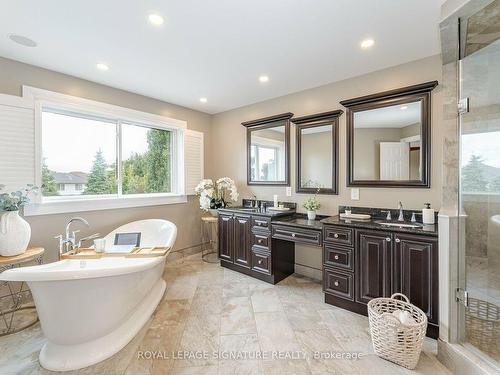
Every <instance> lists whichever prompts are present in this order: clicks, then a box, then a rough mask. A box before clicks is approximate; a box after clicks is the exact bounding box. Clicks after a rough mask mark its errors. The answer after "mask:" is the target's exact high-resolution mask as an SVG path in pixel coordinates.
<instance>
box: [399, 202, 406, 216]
mask: <svg viewBox="0 0 500 375" xmlns="http://www.w3.org/2000/svg"><path fill="white" fill-rule="evenodd" d="M398 208H399V217H398V221H405V216H404V214H403V203H401V201H399V204H398Z"/></svg>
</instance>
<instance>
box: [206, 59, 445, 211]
mask: <svg viewBox="0 0 500 375" xmlns="http://www.w3.org/2000/svg"><path fill="white" fill-rule="evenodd" d="M440 79H441V59H440V56H432V57H428V58H425V59H422V60H418V61H414V62H411V63H407V64H404V65H399V66H396V67H393V68H389V69H386V70H382V71H378V72H374V73H370V74H367V75H364V76H360V77H355V78H351V79H347V80H344V81H340V82H335V83H332V84H328V85H325V86H321V87H317V88H313V89H310V90H305V91H301V92H298V93H294V94H290V95H287V96H282V97H279V98H275V99H271V100H267V101H265V102H260V103H256V104H252V105H248V106H245V107H241V108H237V109H234V110H231V111H227V112H223V113H219V114H216V115H214V116H213V119H212V134H211V140H212V143H211V151H212V154H211V160H212V163H213V165H212V171H213V176H214V177H219V176H229V177H232V178H234V179H235V180H236V183H237V185H238V189H239V190H240V192H241V197H251V196H252V195H253V194H256V195H257V197H259V198H261V199H272V197H273V194H278V195H279V199H280V200H291V201H296V202H298V203H299V205H300V204H301V203H302V202H303V201H304V200H305V199H306V198H307V196H308V195H307V194H296V193H295V192H293V193H292V196H291V197H286V195H285V188H284V187H269V186H247V185H246V152H245V150H246V143H245V142H246V132H245V130H246V129H245V128H244V127H243V126H242V125H241V122H243V121H248V120H254V119H257V118H261V117H266V116H270V115H274V114H278V113H283V112H293V113H294V114H295V116H297V117H298V116H304V115H309V114H314V113H319V112H325V111H331V110H334V109H342V106H341V105H340V104H339V101H341V100H344V99H350V98H354V97H357V96H361V95H367V94H372V93H376V92H380V91H384V90H389V89H394V88H398V87H403V86H408V85H412V84H417V83H422V82H426V81H431V80H438V81H439V80H440ZM442 105H443V103H442V95H441V88H440V86H438V87H437V88H436V89H434V91H433V94H432V124H431V126H432V149H431V152H432V156H431V158H432V163H431V164H432V173H431V188H430V189H388V188H385V189H384V188H382V189H377V188H361V189H360V200H359V201H352V200H351V199H350V190H349V189H348V188H347V187H346V173H345V172H346V167H345V165H346V125H345V114H344V115H342V116H341V118H340V142H339V146H340V151H339V153H340V179H339V182H340V183H339V188H340V193H339V195H338V196H327V195H323V196H320V198H319V199H320V201H321V204H322V208H321V209H320V213H321V214H325V215H333V214H336V213H337V207H338V205H339V204H348V205H352V206H371V207H397V203H398V201H399V200H401V201H402V202H403V204H404V205H405V207H407V208H416V209H420V208H421V207H422V206H423V204H424V203H425V202H430V203H431V204H432V206H434V207H435V208H436V209H438V208H439V206H440V202H441V195H440V189H441V171H440V161H441V128H440V124H441V121H442ZM291 136H292V137H291V138H292V139H291V155H290V156H291V163H290V167H291V169H290V172H291V181H292V188H293V191H295V185H296V184H295V131H294V129H293V128H292V131H291ZM299 211H302V212H304V209H303V208H302V207H300V208H299Z"/></svg>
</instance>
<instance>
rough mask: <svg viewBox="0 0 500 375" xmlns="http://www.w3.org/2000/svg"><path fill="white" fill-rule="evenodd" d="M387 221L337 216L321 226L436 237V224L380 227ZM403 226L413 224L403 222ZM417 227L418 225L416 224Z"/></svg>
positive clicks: (326, 219)
mask: <svg viewBox="0 0 500 375" xmlns="http://www.w3.org/2000/svg"><path fill="white" fill-rule="evenodd" d="M385 221H387V220H381V219H371V220H353V219H341V218H340V216H339V215H336V216H329V217H327V218H325V219H322V220H321V223H323V224H331V225H339V226H344V227H350V228H363V229H374V230H385V231H391V232H401V233H409V234H425V235H428V236H436V237H437V236H438V226H437V224H431V225H424V224H419V225H421V227H418V228H403V227H395V226H388V225H380V224H379V223H381V222H385ZM390 222H391V223H397V222H398V221H397V220H391V221H390ZM405 224H413V223H408V222H405ZM417 225H418V223H417Z"/></svg>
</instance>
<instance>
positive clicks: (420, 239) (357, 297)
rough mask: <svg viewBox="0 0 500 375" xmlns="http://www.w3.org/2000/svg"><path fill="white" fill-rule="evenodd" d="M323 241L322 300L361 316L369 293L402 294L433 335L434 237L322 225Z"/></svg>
mask: <svg viewBox="0 0 500 375" xmlns="http://www.w3.org/2000/svg"><path fill="white" fill-rule="evenodd" d="M323 241H324V242H323V267H324V268H323V290H324V292H325V302H326V303H330V304H332V305H336V306H339V307H342V308H345V309H348V310H351V311H355V312H358V313H361V314H365V315H366V314H367V303H368V302H369V301H370V300H371V299H372V298H377V297H390V296H391V295H392V294H393V293H403V294H405V295H406V296H407V297H408V298H409V299H410V302H411V303H413V304H414V305H416V306H418V307H419V308H421V309H422V310H423V311H424V312H425V313H426V314H427V318H428V328H427V335H428V336H430V337H434V338H437V337H438V335H439V326H438V323H439V321H438V304H439V299H438V242H437V237H434V236H427V235H424V234H418V235H417V234H406V233H399V232H396V231H394V232H393V231H386V230H368V229H353V228H348V227H340V226H334V225H325V226H324V229H323ZM352 264H354V267H353V266H352Z"/></svg>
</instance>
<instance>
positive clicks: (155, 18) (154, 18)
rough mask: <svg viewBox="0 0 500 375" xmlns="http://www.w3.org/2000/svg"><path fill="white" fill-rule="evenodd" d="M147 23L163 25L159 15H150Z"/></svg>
mask: <svg viewBox="0 0 500 375" xmlns="http://www.w3.org/2000/svg"><path fill="white" fill-rule="evenodd" d="M148 19H149V22H151V23H152V24H153V25H156V26H160V25H163V22H164V19H163V17H162V16H160V15H159V14H150V15H149V17H148Z"/></svg>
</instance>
